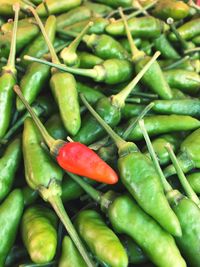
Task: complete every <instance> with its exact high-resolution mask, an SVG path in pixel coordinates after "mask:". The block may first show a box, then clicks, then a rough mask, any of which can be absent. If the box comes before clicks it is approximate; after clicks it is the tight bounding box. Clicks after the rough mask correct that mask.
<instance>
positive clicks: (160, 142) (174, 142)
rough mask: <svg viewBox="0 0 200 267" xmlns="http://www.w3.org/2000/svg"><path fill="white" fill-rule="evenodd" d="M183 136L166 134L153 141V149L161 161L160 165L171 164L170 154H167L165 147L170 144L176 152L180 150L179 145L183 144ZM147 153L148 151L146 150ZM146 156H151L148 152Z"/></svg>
mask: <svg viewBox="0 0 200 267" xmlns="http://www.w3.org/2000/svg"><path fill="white" fill-rule="evenodd" d="M180 137H181V136H180V135H178V134H165V135H161V136H159V137H158V138H156V139H154V140H153V141H152V146H153V149H154V151H155V153H156V155H157V157H158V159H159V163H160V165H166V164H168V163H169V162H170V157H169V154H168V153H167V151H166V149H165V145H166V144H167V143H170V145H171V146H172V147H173V149H174V150H177V149H178V148H179V145H180V143H181V138H180ZM145 151H146V149H145ZM145 154H146V155H149V153H148V152H147V151H146V152H145Z"/></svg>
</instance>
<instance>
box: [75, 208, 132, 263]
mask: <svg viewBox="0 0 200 267" xmlns="http://www.w3.org/2000/svg"><path fill="white" fill-rule="evenodd" d="M75 225H76V227H77V229H78V232H79V234H80V236H81V237H82V239H83V240H84V241H85V242H86V244H87V245H88V247H89V248H90V250H91V251H92V253H93V254H94V255H95V256H96V257H97V258H98V259H99V260H100V262H102V263H105V264H107V265H108V266H111V267H124V266H128V257H127V254H126V251H125V249H124V248H123V246H122V244H121V242H120V240H119V239H118V237H117V236H116V235H115V233H114V232H113V231H112V230H111V229H110V228H109V227H108V226H107V225H106V224H105V222H104V220H103V219H102V217H101V215H100V214H99V213H98V212H96V211H94V210H84V211H81V212H80V213H79V214H78V216H77V218H76V221H75Z"/></svg>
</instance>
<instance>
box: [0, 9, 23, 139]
mask: <svg viewBox="0 0 200 267" xmlns="http://www.w3.org/2000/svg"><path fill="white" fill-rule="evenodd" d="M13 8H14V10H15V22H14V27H13V32H12V42H11V47H10V54H9V58H8V62H7V65H6V66H4V67H3V68H2V69H3V70H2V72H1V77H0V138H2V137H3V136H4V134H5V133H6V131H7V129H8V127H9V124H10V121H11V115H12V107H13V101H14V97H15V95H14V92H13V86H14V85H15V83H16V75H17V71H16V68H15V54H16V34H17V24H18V17H19V10H20V7H19V5H18V4H16V5H15V6H13Z"/></svg>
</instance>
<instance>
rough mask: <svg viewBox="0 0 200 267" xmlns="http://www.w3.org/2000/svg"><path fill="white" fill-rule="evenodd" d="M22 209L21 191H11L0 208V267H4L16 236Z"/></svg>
mask: <svg viewBox="0 0 200 267" xmlns="http://www.w3.org/2000/svg"><path fill="white" fill-rule="evenodd" d="M23 208H24V200H23V194H22V192H21V190H19V189H15V190H13V191H12V192H11V193H10V194H9V195H8V196H7V198H6V199H5V200H4V202H3V203H2V204H1V206H0V225H1V227H0V239H1V244H0V266H1V267H4V264H5V261H6V257H7V256H8V253H9V252H10V250H11V248H12V246H13V244H14V242H15V238H16V235H17V231H18V226H19V223H20V220H21V216H22V213H23Z"/></svg>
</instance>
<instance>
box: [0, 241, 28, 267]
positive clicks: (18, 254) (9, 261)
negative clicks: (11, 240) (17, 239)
mask: <svg viewBox="0 0 200 267" xmlns="http://www.w3.org/2000/svg"><path fill="white" fill-rule="evenodd" d="M26 256H27V251H26V249H25V248H24V247H19V246H13V247H12V249H11V251H10V253H9V254H8V256H7V258H6V262H5V266H6V267H8V266H13V265H14V264H16V263H18V262H19V260H22V259H23V258H24V257H26Z"/></svg>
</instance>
